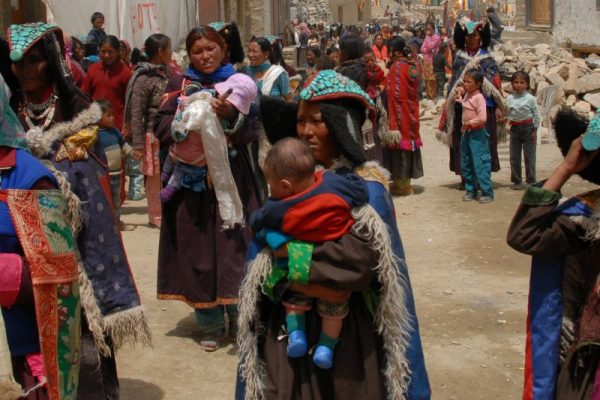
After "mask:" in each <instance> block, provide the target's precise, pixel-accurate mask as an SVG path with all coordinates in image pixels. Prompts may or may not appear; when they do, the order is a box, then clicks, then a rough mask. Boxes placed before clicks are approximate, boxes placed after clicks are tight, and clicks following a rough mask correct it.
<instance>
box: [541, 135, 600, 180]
mask: <svg viewBox="0 0 600 400" xmlns="http://www.w3.org/2000/svg"><path fill="white" fill-rule="evenodd" d="M581 140H582V138H581V137H578V138H577V139H575V140H573V143H571V147H570V148H569V152H568V153H567V155H566V156H565V159H564V160H563V161H562V162H561V163H560V164H559V165H558V167H556V169H555V170H554V172H553V173H552V175H551V176H550V178H548V180H547V181H546V183H545V184H544V189H546V190H552V191H555V192H558V191H560V189H561V188H562V187H563V185H564V184H565V182H567V181H568V180H569V178H571V176H573V174H576V173H578V172H580V171H582V170H583V169H585V168H586V167H587V166H588V165H590V163H591V162H592V160H593V159H594V157H596V155H597V154H598V151H597V150H596V151H593V152H590V151H586V150H585V149H584V148H583V146H582V144H581Z"/></svg>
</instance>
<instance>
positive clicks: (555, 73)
mask: <svg viewBox="0 0 600 400" xmlns="http://www.w3.org/2000/svg"><path fill="white" fill-rule="evenodd" d="M492 54H493V55H494V58H495V59H496V62H497V63H498V66H499V68H500V74H501V75H502V79H503V81H504V83H503V85H502V86H503V88H504V90H505V91H506V92H507V93H510V92H512V86H511V85H510V77H511V75H512V74H513V73H515V72H516V71H518V70H524V71H526V72H528V73H529V75H530V77H531V90H532V93H533V94H535V95H536V96H537V95H539V94H540V93H541V92H542V90H543V89H544V88H546V87H548V86H550V85H556V86H558V91H557V93H556V96H555V98H554V107H553V108H552V113H555V112H556V111H557V110H558V109H560V106H569V107H573V108H574V109H575V110H577V111H578V112H579V113H581V114H582V115H585V116H588V117H590V116H591V115H593V113H594V112H595V110H598V109H599V108H600V56H598V55H596V54H592V55H590V56H589V57H587V58H586V59H583V58H576V57H573V55H572V54H571V52H570V51H569V50H567V49H564V48H559V47H554V46H550V45H548V44H537V45H535V46H529V45H524V44H522V45H517V44H515V43H513V42H512V41H507V42H505V43H502V44H499V45H497V46H496V47H495V48H494V51H493V52H492ZM556 106H558V107H556ZM552 113H551V115H552Z"/></svg>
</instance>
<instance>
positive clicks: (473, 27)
mask: <svg viewBox="0 0 600 400" xmlns="http://www.w3.org/2000/svg"><path fill="white" fill-rule="evenodd" d="M481 26H483V24H482V23H481V22H475V21H467V22H466V23H465V27H466V28H467V35H470V34H471V33H473V32H475V31H476V30H477V28H479V27H481Z"/></svg>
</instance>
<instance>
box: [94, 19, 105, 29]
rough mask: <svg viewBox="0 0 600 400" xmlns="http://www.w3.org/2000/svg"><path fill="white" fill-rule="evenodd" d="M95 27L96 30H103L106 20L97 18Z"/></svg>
mask: <svg viewBox="0 0 600 400" xmlns="http://www.w3.org/2000/svg"><path fill="white" fill-rule="evenodd" d="M93 25H94V28H95V29H102V27H103V26H104V18H96V19H95V20H94V23H93Z"/></svg>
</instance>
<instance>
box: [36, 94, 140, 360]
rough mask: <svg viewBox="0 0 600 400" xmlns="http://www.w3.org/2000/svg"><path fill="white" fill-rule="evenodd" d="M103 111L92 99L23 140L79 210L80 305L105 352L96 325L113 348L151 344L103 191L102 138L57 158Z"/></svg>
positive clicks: (131, 277) (71, 205)
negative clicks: (80, 154) (74, 156)
mask: <svg viewBox="0 0 600 400" xmlns="http://www.w3.org/2000/svg"><path fill="white" fill-rule="evenodd" d="M101 116H102V111H101V110H100V106H99V105H98V104H96V103H93V104H92V105H91V106H90V107H89V108H88V109H86V110H84V111H82V112H80V113H79V114H77V115H76V116H75V118H73V119H72V120H71V121H69V122H63V123H58V124H55V125H53V126H51V127H50V128H48V129H47V130H46V131H42V130H41V129H40V128H33V129H31V130H29V132H28V133H27V141H28V143H29V147H30V149H31V152H32V154H33V155H35V156H36V157H38V158H39V159H41V160H46V163H45V165H46V166H47V167H48V168H50V170H51V171H52V172H53V173H54V174H55V176H56V177H57V179H58V180H59V183H60V185H61V189H62V190H63V192H65V194H66V197H67V202H68V204H69V208H70V209H71V210H74V209H77V211H74V212H76V213H77V215H78V216H81V219H80V221H78V222H80V224H81V226H80V227H77V226H73V229H74V231H77V232H78V235H77V245H78V249H79V253H80V254H81V258H82V262H83V269H82V271H80V272H81V274H82V277H81V279H80V280H81V281H82V305H83V307H84V310H85V311H86V313H87V317H88V321H89V326H90V328H91V330H92V333H94V338H95V341H96V344H97V345H98V346H99V347H100V349H102V350H104V353H105V354H106V351H107V349H108V348H107V347H106V345H105V344H103V342H104V340H103V339H101V338H100V330H99V329H98V327H102V330H103V331H104V332H105V333H106V334H107V335H108V337H109V338H110V340H111V342H112V344H113V345H114V347H115V348H116V349H118V348H119V347H121V346H122V345H123V344H124V343H126V342H133V343H142V344H150V343H151V334H150V327H149V325H148V321H147V317H146V312H145V310H144V308H143V307H142V305H141V301H140V297H139V294H138V292H137V288H136V286H135V283H134V281H133V275H132V273H131V270H130V267H129V262H128V261H127V255H126V254H125V248H124V246H123V242H122V239H121V235H120V232H119V230H118V228H117V227H116V222H117V221H116V219H115V216H114V213H113V212H112V205H111V201H110V199H111V196H110V192H109V191H107V190H106V189H107V188H108V187H109V186H108V184H107V179H108V174H107V169H106V161H105V157H104V153H103V151H102V148H101V144H100V141H99V140H96V141H95V143H94V144H93V145H92V147H91V148H89V149H87V156H86V157H87V158H86V159H78V160H72V161H71V160H61V161H57V153H58V152H59V148H60V146H61V145H62V143H64V142H65V141H66V140H67V138H69V137H72V136H74V135H76V134H78V132H80V131H81V130H82V129H84V128H87V127H89V126H93V125H94V124H96V123H97V122H98V121H99V119H100V118H101ZM48 161H49V162H48ZM109 190H110V189H109ZM92 223H93V224H94V226H93V228H92Z"/></svg>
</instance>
